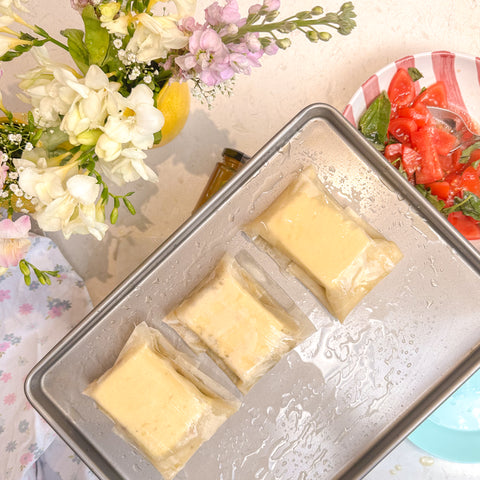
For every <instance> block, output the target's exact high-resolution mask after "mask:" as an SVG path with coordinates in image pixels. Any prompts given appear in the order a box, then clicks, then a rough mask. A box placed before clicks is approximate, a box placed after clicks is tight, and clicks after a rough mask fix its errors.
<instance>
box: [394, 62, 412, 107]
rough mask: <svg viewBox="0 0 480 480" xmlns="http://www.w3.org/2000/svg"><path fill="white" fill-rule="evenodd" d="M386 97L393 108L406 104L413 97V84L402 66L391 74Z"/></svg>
mask: <svg viewBox="0 0 480 480" xmlns="http://www.w3.org/2000/svg"><path fill="white" fill-rule="evenodd" d="M388 98H389V99H390V102H391V103H392V107H393V110H396V109H397V108H399V107H406V106H408V105H409V104H410V103H411V102H412V101H413V99H414V98H415V85H414V83H413V80H412V79H411V77H410V75H409V73H408V71H407V70H405V69H404V68H399V69H398V70H397V72H396V73H395V75H394V76H393V78H392V80H391V82H390V85H389V87H388Z"/></svg>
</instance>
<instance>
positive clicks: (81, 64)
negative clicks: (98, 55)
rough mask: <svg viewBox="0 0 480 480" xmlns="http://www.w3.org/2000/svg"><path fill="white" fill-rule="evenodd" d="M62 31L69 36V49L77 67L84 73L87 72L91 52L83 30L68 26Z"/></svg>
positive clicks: (65, 35)
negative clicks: (84, 39)
mask: <svg viewBox="0 0 480 480" xmlns="http://www.w3.org/2000/svg"><path fill="white" fill-rule="evenodd" d="M60 33H61V34H62V35H63V36H64V37H66V38H67V40H68V42H67V44H68V51H69V52H70V55H71V56H72V59H73V61H74V62H75V64H76V65H77V67H78V68H79V69H80V71H81V72H82V73H83V74H85V73H87V70H88V67H89V62H88V60H89V54H88V50H87V47H86V45H85V42H84V41H83V31H82V30H78V29H76V28H67V29H66V30H62V31H61V32H60Z"/></svg>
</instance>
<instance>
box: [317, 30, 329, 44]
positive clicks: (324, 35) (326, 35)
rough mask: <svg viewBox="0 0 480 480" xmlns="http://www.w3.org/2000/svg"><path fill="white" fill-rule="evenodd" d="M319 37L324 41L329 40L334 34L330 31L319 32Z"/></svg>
mask: <svg viewBox="0 0 480 480" xmlns="http://www.w3.org/2000/svg"><path fill="white" fill-rule="evenodd" d="M318 38H319V39H320V40H321V41H322V42H328V41H329V40H330V39H331V38H332V34H331V33H328V32H320V33H319V34H318Z"/></svg>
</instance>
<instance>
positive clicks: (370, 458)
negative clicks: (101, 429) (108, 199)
mask: <svg viewBox="0 0 480 480" xmlns="http://www.w3.org/2000/svg"><path fill="white" fill-rule="evenodd" d="M315 119H320V120H322V119H323V120H325V121H327V123H329V124H330V125H331V126H333V127H334V128H335V129H336V133H337V134H338V135H339V136H340V137H341V138H342V139H343V140H344V141H345V143H346V144H347V145H348V146H349V147H350V148H352V149H353V150H354V151H356V152H358V153H359V154H360V155H361V156H362V157H364V158H365V159H366V160H367V162H368V164H369V166H370V167H371V168H372V169H373V170H375V171H376V172H377V173H378V174H379V176H380V177H381V179H382V180H383V181H386V182H387V183H388V184H390V187H391V188H393V189H395V190H397V191H399V193H400V194H401V195H402V196H403V197H404V198H405V199H406V200H407V201H408V202H409V204H410V205H411V206H412V207H413V208H415V209H416V210H417V211H418V212H419V214H420V215H422V216H424V217H425V218H426V219H427V220H428V221H429V225H430V226H431V227H432V228H433V229H434V230H435V231H436V232H437V234H438V235H439V236H440V237H442V238H443V239H444V240H445V242H446V243H447V244H449V245H450V246H451V247H453V248H454V249H455V250H456V252H457V253H458V254H459V255H460V256H461V257H462V258H463V260H464V261H465V263H467V264H468V265H469V266H470V268H472V269H473V270H475V271H476V272H477V273H478V274H479V275H480V251H478V250H477V249H476V248H475V247H474V246H473V245H472V244H471V243H470V242H468V241H467V240H466V239H465V238H464V237H463V236H462V235H461V234H460V233H459V232H458V231H457V230H456V229H455V228H454V227H453V226H452V225H451V224H450V223H449V222H448V221H447V220H446V219H445V218H444V217H443V216H442V215H441V214H440V213H439V212H438V211H437V210H436V209H435V207H433V206H432V205H431V204H430V203H429V202H428V201H427V200H426V199H425V198H424V197H423V196H422V195H421V194H420V193H419V192H418V191H417V190H416V189H415V188H414V187H413V186H412V185H411V184H409V183H408V182H407V181H406V180H405V179H404V178H403V177H402V176H401V175H400V174H399V173H398V171H397V169H395V167H393V166H392V165H390V164H389V163H388V162H386V161H385V159H384V157H383V156H382V155H381V154H380V153H379V152H378V151H377V150H376V149H375V148H374V147H373V146H372V145H370V144H369V143H368V141H367V140H366V139H365V138H364V137H363V136H362V135H361V133H360V132H359V131H358V130H357V129H356V128H355V127H354V126H353V125H351V123H350V122H348V120H346V119H345V118H344V117H343V115H342V114H341V113H340V112H339V111H338V110H337V109H335V108H334V107H332V106H331V105H328V104H325V103H314V104H311V105H309V106H307V107H305V108H304V109H303V110H301V111H300V112H299V113H298V114H297V115H296V116H295V117H293V119H292V120H290V122H288V123H287V124H286V125H285V126H284V127H283V128H282V129H280V130H279V131H278V132H277V133H276V134H275V135H274V136H273V137H272V138H271V139H270V140H269V141H268V142H267V143H266V144H265V145H264V146H263V147H262V148H261V149H260V150H258V152H257V153H256V154H255V155H254V156H253V157H252V159H251V160H250V162H249V163H248V164H247V165H246V166H245V167H244V168H243V169H242V170H241V171H240V172H239V173H238V174H237V175H236V176H235V177H233V178H232V180H231V181H230V182H229V184H228V186H227V187H226V188H222V189H221V190H220V191H219V192H218V193H217V194H216V195H215V196H214V197H213V198H212V199H211V200H210V201H209V202H207V203H206V204H205V205H203V206H202V208H200V209H199V210H198V211H197V212H196V213H195V214H194V215H192V216H191V217H190V218H189V219H187V220H186V221H185V222H184V223H183V224H182V225H181V226H180V227H179V228H178V229H177V230H176V231H175V232H173V233H172V235H170V236H169V237H168V238H167V240H165V242H163V243H162V244H161V245H160V246H159V247H158V248H157V249H156V250H155V251H154V252H153V253H152V254H151V255H150V256H149V257H148V258H147V259H146V260H145V261H144V262H142V263H141V264H140V265H139V266H138V267H137V268H136V269H135V270H134V271H133V272H132V273H131V274H130V275H129V276H128V277H127V278H125V279H124V280H123V281H122V282H121V283H120V284H119V286H117V287H116V288H115V289H114V290H113V291H112V292H111V293H110V294H109V295H108V296H107V297H106V298H105V299H104V300H103V301H102V302H101V303H100V304H99V305H97V306H96V307H95V308H94V309H93V310H92V311H91V312H90V313H89V314H88V315H87V316H86V317H85V318H84V319H83V320H82V321H81V322H79V324H77V326H76V327H74V328H73V329H72V330H71V331H70V332H69V333H68V334H67V335H66V336H65V337H63V338H62V339H61V340H60V341H59V342H58V343H57V344H56V345H55V346H54V347H53V348H52V349H51V350H50V351H49V352H48V353H47V354H46V355H45V356H44V357H43V358H42V359H41V360H40V361H39V362H38V363H37V364H36V365H35V366H34V367H33V369H32V370H31V371H30V373H29V374H28V375H27V377H26V379H25V383H24V390H25V395H26V397H27V399H28V401H29V402H30V403H31V405H32V406H33V407H34V408H35V410H36V411H37V412H38V413H39V414H40V415H41V416H42V417H43V418H44V419H45V420H46V421H47V423H49V425H50V426H51V427H52V428H53V429H54V430H55V432H56V433H57V434H58V435H59V436H60V437H61V438H62V439H63V440H64V441H65V442H66V443H67V444H68V445H69V446H70V447H71V448H72V449H73V450H74V451H75V453H76V454H77V455H78V456H79V457H80V458H81V459H82V461H83V462H84V463H85V464H87V466H88V467H89V468H90V469H91V470H92V471H93V472H94V473H95V474H96V475H97V476H98V477H99V478H101V479H102V480H103V479H105V480H111V479H112V478H119V475H118V472H117V471H116V470H115V469H114V467H113V466H111V465H110V463H109V462H107V461H106V459H105V457H104V456H103V455H100V454H99V453H98V452H96V451H95V450H94V449H91V448H87V449H84V448H83V447H82V446H80V445H79V443H80V442H78V441H76V440H75V439H73V438H72V436H71V432H69V431H68V430H71V429H66V428H64V427H63V426H62V425H61V424H60V422H58V421H57V419H56V418H58V416H59V415H61V412H60V411H59V410H58V409H57V408H56V407H55V405H53V404H52V402H51V401H50V399H49V398H48V397H47V396H46V395H45V393H44V391H43V381H44V376H45V375H46V374H47V372H48V370H49V368H50V367H51V366H52V365H53V364H54V363H55V362H56V361H57V360H58V359H59V358H61V357H62V356H63V355H64V354H65V353H66V352H68V350H69V349H70V347H71V346H73V345H74V344H75V343H76V341H77V339H79V338H81V337H82V336H84V335H85V334H86V333H87V332H88V331H90V330H91V329H92V328H93V327H94V326H95V325H96V324H97V323H98V322H99V321H101V319H102V316H103V315H104V314H105V313H106V312H108V311H109V310H110V309H111V308H113V307H114V306H115V304H116V299H117V298H119V297H120V298H123V297H124V296H125V295H128V294H129V293H130V292H132V291H133V290H134V289H135V288H136V287H137V285H138V284H139V283H140V282H141V281H142V280H143V279H145V278H146V277H147V276H148V275H149V274H150V273H151V271H152V270H153V269H154V268H157V267H158V266H159V265H161V263H162V262H164V261H165V260H166V259H167V258H168V257H169V255H170V254H171V253H172V252H173V251H174V250H175V249H177V248H178V247H179V246H180V245H181V244H182V243H184V242H185V241H186V240H187V239H188V237H189V236H190V234H191V233H192V232H194V231H195V230H196V229H197V228H198V227H199V226H200V225H201V224H202V223H204V222H205V221H206V220H207V219H209V218H210V217H211V216H212V215H214V214H215V212H216V211H217V210H218V209H219V208H220V207H221V206H222V205H223V204H224V203H226V202H227V201H228V200H229V199H230V197H231V196H233V194H234V193H235V192H236V191H237V190H238V189H239V188H241V186H242V185H243V184H245V183H246V182H248V180H249V179H250V178H251V177H252V176H254V175H255V174H256V172H257V171H258V170H259V169H260V168H261V167H262V166H263V165H264V164H265V163H266V162H267V161H268V159H269V158H270V157H271V156H272V154H274V153H276V152H277V151H278V150H280V149H281V148H282V147H283V146H284V145H285V144H287V143H288V142H289V141H290V140H291V138H292V137H293V136H294V135H295V134H296V133H297V132H298V131H299V130H301V129H302V128H304V127H305V126H306V125H307V124H308V123H309V122H310V121H312V120H315ZM344 132H346V133H344ZM479 368H480V344H479V345H478V346H477V347H475V348H474V349H473V350H471V351H470V352H469V353H468V354H467V355H465V357H464V358H463V359H461V360H460V361H459V363H458V364H457V365H455V367H454V368H453V369H452V370H451V371H450V372H449V373H448V374H447V375H446V376H444V377H443V378H442V379H441V380H439V381H438V382H437V383H436V384H435V385H433V386H432V387H431V388H430V390H429V391H428V392H427V393H426V394H425V395H424V396H423V397H421V398H420V400H418V401H417V402H416V403H415V404H414V405H413V406H412V407H411V408H410V409H408V410H406V411H405V412H404V413H403V414H402V415H401V416H400V417H399V418H398V419H397V421H396V422H394V423H392V424H391V425H390V426H389V427H388V428H387V430H386V431H385V432H384V433H382V434H381V435H380V436H379V437H377V439H376V440H375V441H374V442H373V443H372V444H371V445H370V446H369V447H367V449H366V450H365V451H364V453H363V454H362V455H361V456H359V457H356V458H354V459H353V460H352V461H350V462H349V463H348V464H347V465H346V466H345V467H344V468H343V469H342V470H341V471H340V472H339V473H338V474H336V475H335V476H334V477H333V478H335V479H337V480H350V479H352V478H361V477H362V476H364V475H365V474H367V473H368V472H369V471H370V470H371V469H372V468H373V467H374V466H375V465H376V464H377V463H379V462H380V461H381V460H382V458H384V457H385V456H386V455H387V454H388V453H389V452H390V451H391V450H393V449H394V448H395V447H396V446H397V445H398V444H399V443H400V442H401V441H402V440H403V439H404V438H405V437H407V436H408V434H409V433H411V431H413V430H414V429H415V427H416V426H418V425H419V424H420V423H421V422H422V421H423V420H424V419H425V418H427V417H428V416H429V415H430V414H431V413H432V412H433V411H434V410H435V409H436V408H437V407H438V406H439V405H440V404H441V403H442V402H443V401H444V400H445V399H446V398H447V397H448V396H450V395H451V394H452V393H453V392H454V391H455V390H456V389H457V388H459V387H460V386H461V385H462V384H463V383H464V382H465V381H466V380H467V379H468V378H469V377H470V376H471V375H473V374H474V373H475V371H476V370H477V369H479ZM49 408H50V410H49ZM52 411H55V414H56V415H55V416H54V415H53V414H52ZM69 423H71V422H69ZM75 435H76V436H77V437H82V438H83V439H84V441H85V442H86V443H87V444H88V440H86V439H85V436H84V435H83V433H82V432H80V431H78V430H77V431H76V432H75ZM95 457H96V458H98V459H100V460H101V461H100V462H97V461H95ZM99 463H100V464H101V466H100V465H99Z"/></svg>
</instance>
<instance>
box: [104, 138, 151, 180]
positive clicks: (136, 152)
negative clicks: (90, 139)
mask: <svg viewBox="0 0 480 480" xmlns="http://www.w3.org/2000/svg"><path fill="white" fill-rule="evenodd" d="M145 158H147V154H146V153H145V152H144V151H143V150H140V149H138V148H133V147H131V148H125V149H124V150H123V151H122V153H121V155H120V156H119V157H118V159H116V160H115V161H114V162H105V161H103V160H100V161H99V162H98V164H97V165H98V167H99V170H100V171H101V173H103V174H105V176H106V177H108V178H109V179H110V180H112V181H113V182H115V183H116V184H117V185H124V184H125V183H126V182H134V181H135V180H138V179H139V178H143V180H146V181H149V182H156V181H158V177H157V174H156V173H155V172H154V171H153V170H152V169H151V168H150V167H149V166H147V165H146V164H145V162H144V160H145Z"/></svg>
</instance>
